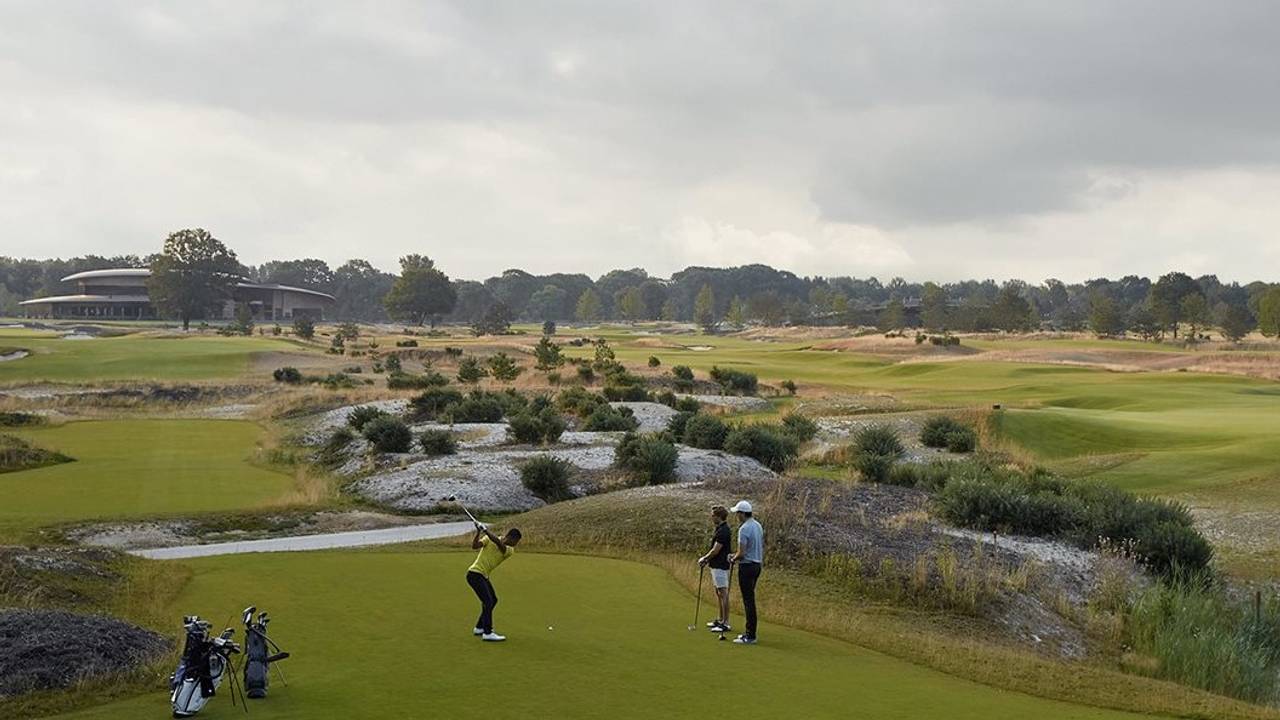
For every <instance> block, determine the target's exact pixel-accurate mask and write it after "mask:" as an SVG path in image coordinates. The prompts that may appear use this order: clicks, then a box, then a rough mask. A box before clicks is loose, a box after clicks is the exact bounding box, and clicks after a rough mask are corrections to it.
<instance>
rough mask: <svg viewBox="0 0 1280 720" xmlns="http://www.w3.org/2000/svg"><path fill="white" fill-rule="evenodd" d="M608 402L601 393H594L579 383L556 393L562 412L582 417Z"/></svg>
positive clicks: (557, 403)
mask: <svg viewBox="0 0 1280 720" xmlns="http://www.w3.org/2000/svg"><path fill="white" fill-rule="evenodd" d="M608 404H609V401H608V400H606V399H605V398H604V396H603V395H601V394H600V393H593V392H591V391H590V390H587V389H586V388H584V387H580V386H577V385H575V386H573V387H569V388H565V389H564V390H561V391H560V394H559V395H556V407H558V408H560V410H561V412H566V413H569V414H570V415H576V416H578V417H580V418H585V417H587V416H589V415H591V412H592V411H593V410H595V409H596V408H597V407H599V406H601V405H608Z"/></svg>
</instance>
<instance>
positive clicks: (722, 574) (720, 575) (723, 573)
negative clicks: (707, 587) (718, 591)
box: [711, 568, 729, 588]
mask: <svg viewBox="0 0 1280 720" xmlns="http://www.w3.org/2000/svg"><path fill="white" fill-rule="evenodd" d="M711 584H712V585H713V586H714V587H716V588H727V587H729V571H728V570H720V569H719V568H711Z"/></svg>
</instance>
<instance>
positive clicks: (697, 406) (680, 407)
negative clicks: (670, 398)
mask: <svg viewBox="0 0 1280 720" xmlns="http://www.w3.org/2000/svg"><path fill="white" fill-rule="evenodd" d="M671 407H672V408H673V409H675V410H676V411H678V412H691V413H696V412H698V411H699V410H701V409H702V403H700V402H698V399H697V398H692V397H682V398H677V399H676V402H675V404H674V405H672V406H671Z"/></svg>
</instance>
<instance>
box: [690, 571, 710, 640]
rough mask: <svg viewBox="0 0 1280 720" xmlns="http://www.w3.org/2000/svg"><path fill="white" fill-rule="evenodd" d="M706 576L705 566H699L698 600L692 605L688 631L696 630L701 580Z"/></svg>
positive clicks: (700, 597) (699, 608)
mask: <svg viewBox="0 0 1280 720" xmlns="http://www.w3.org/2000/svg"><path fill="white" fill-rule="evenodd" d="M706 574H707V566H706V565H701V566H699V568H698V600H697V602H696V603H694V605H693V624H692V625H690V626H689V629H690V630H697V629H698V614H699V613H700V612H702V578H703V576H704V575H706Z"/></svg>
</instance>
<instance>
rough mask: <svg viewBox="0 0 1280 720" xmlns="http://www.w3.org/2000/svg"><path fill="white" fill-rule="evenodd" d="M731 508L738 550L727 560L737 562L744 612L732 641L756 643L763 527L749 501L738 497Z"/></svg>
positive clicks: (762, 562)
mask: <svg viewBox="0 0 1280 720" xmlns="http://www.w3.org/2000/svg"><path fill="white" fill-rule="evenodd" d="M732 510H733V511H734V512H735V513H737V514H738V522H739V523H740V524H739V526H738V552H736V553H734V554H733V555H732V556H731V557H730V558H729V562H736V563H738V589H739V591H741V592H742V610H743V612H744V613H745V614H746V616H747V628H746V631H745V632H743V633H742V634H741V635H739V636H738V637H736V638H734V640H733V641H734V642H735V643H738V644H739V645H755V644H756V583H757V582H758V581H759V580H760V571H761V570H762V569H763V568H764V528H762V527H760V523H759V522H757V521H756V519H755V518H754V517H752V516H751V503H749V502H747V501H746V500H739V501H738V504H737V505H734V506H733V508H732Z"/></svg>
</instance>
